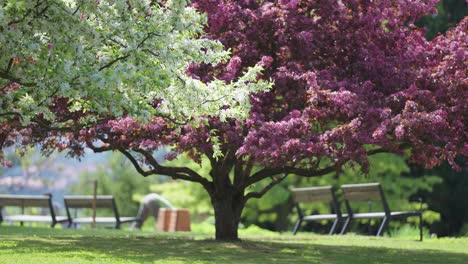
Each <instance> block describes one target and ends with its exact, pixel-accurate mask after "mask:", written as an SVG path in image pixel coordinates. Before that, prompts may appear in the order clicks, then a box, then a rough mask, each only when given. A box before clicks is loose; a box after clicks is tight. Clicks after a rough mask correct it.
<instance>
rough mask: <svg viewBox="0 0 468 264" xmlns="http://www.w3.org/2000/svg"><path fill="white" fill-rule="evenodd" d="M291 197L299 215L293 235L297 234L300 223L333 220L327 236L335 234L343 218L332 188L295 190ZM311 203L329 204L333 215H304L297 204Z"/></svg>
mask: <svg viewBox="0 0 468 264" xmlns="http://www.w3.org/2000/svg"><path fill="white" fill-rule="evenodd" d="M292 195H293V200H294V203H295V206H296V209H297V213H298V215H299V218H298V219H297V221H296V224H295V225H294V229H293V231H292V232H293V234H294V235H295V234H296V233H297V231H298V230H299V228H300V226H301V223H302V222H304V221H322V220H333V221H334V222H333V225H332V227H331V228H330V231H329V234H330V235H332V234H333V233H334V232H335V229H336V227H337V226H338V224H340V223H341V222H342V220H343V217H345V216H343V215H342V214H341V211H340V207H339V204H338V200H337V199H336V196H335V192H334V190H333V187H332V186H323V187H307V188H296V189H292ZM311 202H329V203H331V206H332V208H333V210H334V213H333V212H331V213H330V214H314V215H304V212H303V210H302V209H301V207H300V205H299V204H301V203H311Z"/></svg>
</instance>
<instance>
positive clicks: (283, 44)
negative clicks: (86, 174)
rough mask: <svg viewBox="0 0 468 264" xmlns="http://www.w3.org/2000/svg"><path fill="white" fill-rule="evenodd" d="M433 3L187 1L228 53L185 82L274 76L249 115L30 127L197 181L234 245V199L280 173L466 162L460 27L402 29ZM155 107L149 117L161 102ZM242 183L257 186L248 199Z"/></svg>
mask: <svg viewBox="0 0 468 264" xmlns="http://www.w3.org/2000/svg"><path fill="white" fill-rule="evenodd" d="M434 5H435V1H434V0H428V1H411V0H399V1H368V0H352V1H335V0H318V1H298V0H295V1H292V0H291V1H286V0H280V1H269V0H265V1H256V0H239V1H230V0H220V1H218V0H216V1H215V0H196V1H194V6H195V7H196V8H197V9H198V10H199V11H203V12H206V13H207V15H208V26H207V27H206V31H207V33H206V34H205V37H206V38H207V39H212V40H218V41H220V42H221V43H222V44H224V46H226V47H228V48H230V49H231V51H232V54H233V56H232V58H231V59H230V60H229V62H227V63H222V64H218V65H215V64H210V63H201V64H197V65H195V64H193V65H191V66H190V68H189V75H190V76H191V77H192V78H193V79H198V80H200V81H202V82H203V83H210V82H212V81H213V80H223V81H225V82H227V83H231V82H235V81H236V80H240V79H242V77H241V76H242V75H241V73H242V72H243V71H245V70H246V69H247V67H249V66H252V65H255V64H257V63H258V64H260V65H262V66H263V68H264V69H265V70H264V71H263V72H262V74H263V75H262V76H261V77H262V78H263V79H265V80H268V79H270V78H271V79H272V80H273V81H274V86H273V88H272V89H271V91H268V92H257V93H253V94H252V95H251V96H250V105H251V109H250V112H249V115H248V117H247V118H246V119H239V118H227V119H225V120H224V119H222V118H220V117H219V115H217V114H216V113H213V114H211V115H206V116H205V117H204V118H201V119H197V120H200V122H197V123H193V122H192V123H188V124H186V125H184V126H177V124H175V123H174V122H170V121H168V120H167V119H166V118H164V117H162V116H158V115H153V117H152V118H151V119H150V121H149V122H146V123H141V122H139V121H138V120H136V119H134V118H131V117H124V118H120V119H114V120H107V121H102V122H100V123H99V124H98V125H96V126H94V127H92V128H90V129H82V130H81V131H80V132H79V133H62V132H57V131H54V132H50V131H49V130H47V129H45V128H41V127H30V128H29V130H28V132H27V133H29V134H31V135H32V134H35V135H38V136H39V137H38V138H39V141H38V142H42V143H43V144H44V146H46V148H59V149H63V148H69V149H71V151H72V154H80V153H81V152H82V150H83V148H85V147H89V148H91V149H93V150H94V151H96V152H103V151H120V152H122V153H123V154H124V155H125V156H127V158H128V159H129V160H130V161H131V162H132V163H133V165H134V166H135V167H136V169H137V170H138V172H140V173H141V174H142V175H144V176H148V175H153V174H160V175H167V176H169V177H172V178H174V179H181V180H187V181H192V182H197V183H199V184H201V186H202V187H203V188H204V189H205V190H206V191H207V192H208V194H209V195H210V197H211V202H212V205H213V208H214V212H215V219H216V220H215V226H216V238H217V239H228V240H234V239H238V234H237V226H238V224H239V220H240V216H241V213H242V209H243V208H244V205H245V203H246V202H247V201H248V200H249V199H253V198H260V197H262V195H264V194H265V193H266V192H267V191H268V190H270V189H271V188H272V187H274V186H275V185H276V184H278V183H279V182H281V181H282V180H283V179H284V178H285V177H288V175H296V176H302V177H317V176H321V175H324V174H326V173H330V172H334V171H339V170H340V169H341V168H342V167H343V166H354V165H356V168H359V169H361V170H363V171H366V170H367V167H368V156H369V155H373V154H376V153H381V152H392V153H397V154H400V155H404V156H406V157H407V158H408V159H409V160H410V161H412V162H415V163H420V164H424V165H425V166H427V167H433V166H436V165H438V164H439V163H440V162H441V161H442V160H448V161H449V162H450V163H451V164H452V166H453V167H454V168H457V167H458V165H457V164H456V163H455V162H454V157H456V156H458V155H463V156H466V155H467V154H468V147H467V146H468V144H467V140H466V139H467V133H466V125H465V124H466V123H467V120H466V118H467V116H468V111H467V106H468V102H467V100H468V97H467V94H466V93H467V89H466V88H467V80H468V78H467V69H468V67H467V63H466V62H467V61H468V60H467V44H466V43H468V39H467V33H466V32H467V30H466V29H467V27H468V20H466V19H465V20H463V21H462V22H461V23H460V24H459V25H458V27H456V28H455V29H453V30H452V31H450V32H448V33H447V35H446V36H439V37H438V38H436V39H435V40H433V41H426V40H425V39H424V37H423V32H422V31H423V30H421V29H418V28H416V27H415V26H414V25H413V22H414V21H416V20H417V19H418V18H420V17H421V16H422V15H425V14H428V13H430V12H434ZM98 103H99V102H98ZM153 107H154V108H155V111H156V112H157V111H158V109H159V107H160V106H159V105H157V104H153ZM60 109H61V108H60ZM223 109H230V108H229V107H223ZM56 112H57V110H56ZM70 115H71V113H62V116H64V117H66V116H70ZM62 118H63V117H62ZM25 133H26V132H25ZM162 146H170V147H171V150H172V152H171V153H170V154H169V155H168V158H174V157H176V156H177V155H178V154H180V153H186V154H188V155H189V157H191V158H192V159H194V160H196V161H199V160H200V159H201V157H202V156H206V157H207V158H208V159H209V160H210V165H211V170H210V173H209V174H208V175H201V174H198V173H197V172H196V171H194V170H191V169H189V168H187V167H174V166H167V165H164V164H160V163H159V162H158V161H157V160H156V158H155V157H154V156H153V152H154V151H155V150H156V149H158V148H160V147H162ZM253 185H257V186H260V187H263V189H262V190H261V191H252V190H251V189H249V187H251V186H253Z"/></svg>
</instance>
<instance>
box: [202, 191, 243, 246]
mask: <svg viewBox="0 0 468 264" xmlns="http://www.w3.org/2000/svg"><path fill="white" fill-rule="evenodd" d="M210 195H211V203H212V205H213V208H214V212H215V227H216V240H228V241H232V240H239V236H238V234H237V228H238V225H239V221H240V215H241V213H242V209H244V202H243V200H242V196H241V195H235V194H232V193H231V192H229V191H227V192H224V194H222V195H219V196H215V195H214V194H210Z"/></svg>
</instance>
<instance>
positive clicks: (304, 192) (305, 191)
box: [292, 186, 333, 203]
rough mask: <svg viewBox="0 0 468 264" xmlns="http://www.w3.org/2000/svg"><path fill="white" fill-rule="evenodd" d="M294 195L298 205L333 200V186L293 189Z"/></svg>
mask: <svg viewBox="0 0 468 264" xmlns="http://www.w3.org/2000/svg"><path fill="white" fill-rule="evenodd" d="M292 194H293V199H294V201H295V202H297V203H307V202H318V201H331V200H333V196H332V187H331V186H324V187H307V188H295V189H292Z"/></svg>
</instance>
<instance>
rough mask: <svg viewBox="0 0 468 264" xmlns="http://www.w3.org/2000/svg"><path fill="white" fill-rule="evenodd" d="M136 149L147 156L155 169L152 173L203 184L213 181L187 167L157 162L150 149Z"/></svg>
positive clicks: (147, 159) (207, 184)
mask: <svg viewBox="0 0 468 264" xmlns="http://www.w3.org/2000/svg"><path fill="white" fill-rule="evenodd" d="M119 151H125V150H122V149H119ZM135 151H136V152H138V153H140V154H141V155H143V157H145V159H146V161H147V162H148V164H149V165H151V166H152V167H153V170H151V171H150V172H151V173H150V174H161V175H166V176H169V177H171V178H172V179H180V180H186V181H191V182H198V183H201V184H202V185H203V186H209V185H211V183H210V182H209V181H208V180H207V179H205V178H203V177H202V176H201V175H200V174H198V173H197V172H195V171H193V170H191V169H189V168H187V167H167V166H161V165H160V164H159V163H158V162H157V160H156V159H155V158H154V157H153V155H151V153H149V152H148V151H146V150H143V149H137V150H135ZM144 176H145V175H144Z"/></svg>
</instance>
